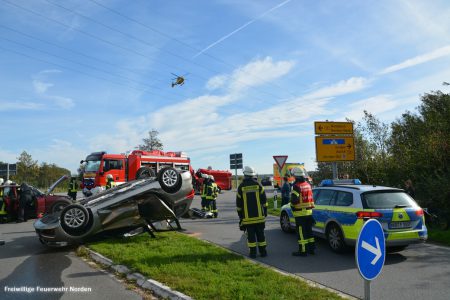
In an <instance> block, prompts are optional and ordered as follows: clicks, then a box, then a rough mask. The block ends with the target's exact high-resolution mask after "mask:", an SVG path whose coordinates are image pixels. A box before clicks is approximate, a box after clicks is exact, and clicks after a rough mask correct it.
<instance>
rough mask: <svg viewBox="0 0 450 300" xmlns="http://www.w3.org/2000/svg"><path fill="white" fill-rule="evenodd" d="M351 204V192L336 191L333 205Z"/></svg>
mask: <svg viewBox="0 0 450 300" xmlns="http://www.w3.org/2000/svg"><path fill="white" fill-rule="evenodd" d="M352 204H353V194H352V193H348V192H341V191H339V192H337V193H336V195H335V197H334V205H336V206H350V205H352Z"/></svg>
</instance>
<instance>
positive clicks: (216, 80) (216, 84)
mask: <svg viewBox="0 0 450 300" xmlns="http://www.w3.org/2000/svg"><path fill="white" fill-rule="evenodd" d="M227 80H228V76H226V75H218V76H214V77H213V78H211V79H210V80H208V82H207V83H206V88H207V89H208V90H215V89H218V88H221V87H223V86H224V85H225V84H226V82H227Z"/></svg>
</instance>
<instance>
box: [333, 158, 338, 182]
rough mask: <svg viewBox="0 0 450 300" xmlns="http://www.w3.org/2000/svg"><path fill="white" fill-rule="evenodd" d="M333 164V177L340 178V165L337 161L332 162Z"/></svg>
mask: <svg viewBox="0 0 450 300" xmlns="http://www.w3.org/2000/svg"><path fill="white" fill-rule="evenodd" d="M331 164H332V166H333V179H338V167H337V162H332V163H331Z"/></svg>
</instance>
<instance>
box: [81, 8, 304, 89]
mask: <svg viewBox="0 0 450 300" xmlns="http://www.w3.org/2000/svg"><path fill="white" fill-rule="evenodd" d="M89 1H90V2H93V3H95V4H97V5H98V6H100V7H103V8H104V9H106V10H108V11H110V12H112V13H114V14H116V15H118V16H120V17H122V18H124V19H127V20H128V21H131V22H133V23H136V24H138V25H141V26H142V27H145V28H147V29H149V30H151V31H153V32H156V33H157V34H159V35H161V36H163V37H165V38H168V39H170V40H173V41H176V42H178V43H180V44H181V45H183V46H185V47H187V48H189V49H191V50H194V51H196V52H201V49H199V48H196V47H194V46H192V45H190V44H188V43H186V42H184V41H182V40H180V39H177V38H174V37H172V36H170V35H168V34H166V33H164V32H162V31H160V30H158V29H155V28H154V27H151V26H149V25H147V24H145V23H142V22H140V21H138V20H136V19H134V18H131V17H129V16H127V15H125V14H122V13H121V12H119V11H117V10H115V9H112V8H110V7H108V6H106V5H104V4H103V3H100V2H98V1H97V0H89ZM286 2H287V1H285V2H282V4H283V5H284V4H285V3H286ZM279 5H281V4H279ZM279 5H278V6H279ZM201 55H204V56H207V57H209V58H212V59H214V60H215V61H217V62H220V63H222V64H223V65H225V66H227V67H229V68H232V69H237V68H238V66H236V65H233V64H231V63H228V62H226V61H225V60H223V59H221V58H219V57H216V56H214V55H211V54H209V53H205V52H202V53H201ZM244 73H245V74H247V75H249V73H248V72H246V71H244ZM251 76H253V77H254V78H256V79H258V80H260V81H264V80H263V79H262V78H260V77H259V76H255V75H251ZM269 84H271V85H273V86H276V87H277V88H279V89H281V90H285V91H286V92H288V93H289V94H290V95H291V96H293V97H298V95H295V94H294V93H292V92H290V91H288V90H286V89H285V88H283V87H281V86H279V85H277V84H276V83H274V82H269Z"/></svg>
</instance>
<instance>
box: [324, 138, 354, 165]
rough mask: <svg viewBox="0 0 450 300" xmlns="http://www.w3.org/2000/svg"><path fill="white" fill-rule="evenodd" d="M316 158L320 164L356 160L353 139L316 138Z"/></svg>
mask: <svg viewBox="0 0 450 300" xmlns="http://www.w3.org/2000/svg"><path fill="white" fill-rule="evenodd" d="M316 157H317V161H320V162H330V161H331V162H332V161H352V160H355V143H354V139H353V137H349V136H331V135H330V136H316Z"/></svg>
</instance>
